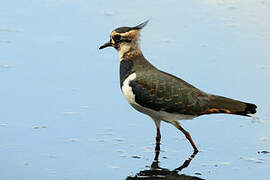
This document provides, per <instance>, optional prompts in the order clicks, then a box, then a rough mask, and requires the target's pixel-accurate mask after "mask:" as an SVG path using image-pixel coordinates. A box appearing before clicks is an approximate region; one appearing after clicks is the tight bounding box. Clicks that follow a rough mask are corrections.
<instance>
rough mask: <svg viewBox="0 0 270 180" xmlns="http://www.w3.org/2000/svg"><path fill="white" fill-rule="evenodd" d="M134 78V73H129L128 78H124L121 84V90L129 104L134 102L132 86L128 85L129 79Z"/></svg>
mask: <svg viewBox="0 0 270 180" xmlns="http://www.w3.org/2000/svg"><path fill="white" fill-rule="evenodd" d="M135 78H136V74H135V73H132V74H130V75H129V76H128V78H127V79H125V81H124V82H123V86H122V92H123V94H124V96H125V97H126V99H127V101H128V102H129V103H130V104H135V103H136V102H135V94H133V92H132V88H131V87H130V86H129V83H130V81H132V80H134V79H135Z"/></svg>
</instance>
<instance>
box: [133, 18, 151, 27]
mask: <svg viewBox="0 0 270 180" xmlns="http://www.w3.org/2000/svg"><path fill="white" fill-rule="evenodd" d="M148 22H149V20H147V21H144V22H143V23H141V24H139V25H137V26H135V27H132V29H142V28H143V27H144V26H146V25H147V24H148Z"/></svg>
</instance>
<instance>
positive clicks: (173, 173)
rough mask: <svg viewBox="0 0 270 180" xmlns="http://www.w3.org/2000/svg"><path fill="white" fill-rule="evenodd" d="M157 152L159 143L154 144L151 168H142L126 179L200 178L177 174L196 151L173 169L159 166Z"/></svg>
mask: <svg viewBox="0 0 270 180" xmlns="http://www.w3.org/2000/svg"><path fill="white" fill-rule="evenodd" d="M159 153H160V144H159V143H157V144H156V148H155V158H154V161H153V163H152V165H151V168H150V169H148V170H142V171H140V172H139V173H137V174H136V175H135V176H128V177H127V178H126V180H157V179H158V180H202V179H201V178H199V177H196V176H189V175H185V174H179V172H180V171H181V170H182V169H184V168H186V167H188V166H189V164H190V162H191V161H192V159H193V158H194V157H195V156H196V154H197V152H194V153H193V154H192V155H191V156H190V157H189V158H188V159H187V160H185V162H184V163H183V164H182V165H181V166H179V167H178V168H175V169H174V170H169V169H166V168H161V167H159V160H158V157H159Z"/></svg>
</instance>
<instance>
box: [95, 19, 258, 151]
mask: <svg viewBox="0 0 270 180" xmlns="http://www.w3.org/2000/svg"><path fill="white" fill-rule="evenodd" d="M147 23H148V21H145V22H143V23H141V24H139V25H137V26H134V27H119V28H116V29H115V30H113V31H112V32H111V35H110V40H109V41H108V42H106V43H105V44H104V45H102V46H100V47H99V49H103V48H106V47H110V46H111V47H114V48H115V49H116V50H117V51H118V53H119V56H120V87H121V90H122V92H123V94H124V96H125V97H126V99H127V101H128V102H129V104H130V105H131V106H132V107H133V108H135V109H136V110H138V111H140V112H141V113H144V114H147V115H149V116H150V117H151V118H152V119H153V120H154V122H155V125H156V128H157V135H156V142H157V143H158V144H159V143H160V139H161V134H160V122H161V121H165V122H168V123H171V124H173V125H174V126H175V127H176V128H177V129H179V130H180V131H181V132H182V133H184V135H185V136H186V138H187V139H188V140H189V142H190V143H191V145H192V147H193V149H194V153H197V152H198V149H197V147H196V146H195V144H194V142H193V140H192V138H191V136H190V134H189V132H188V131H186V130H185V129H184V128H183V127H182V126H181V125H180V124H179V122H178V120H184V119H193V118H195V117H198V116H201V115H204V114H213V113H226V114H236V115H243V116H249V114H254V113H256V108H257V106H256V105H255V104H250V103H246V102H241V101H238V100H234V99H230V98H226V97H222V96H217V95H212V94H208V93H205V92H203V91H201V90H199V89H197V88H196V87H194V86H192V85H191V84H189V83H187V82H185V81H184V80H182V79H180V78H178V77H176V76H174V75H171V74H169V73H166V72H163V71H161V70H159V69H157V68H156V67H155V66H153V65H152V64H151V63H150V62H149V61H148V60H147V59H146V58H145V57H144V56H143V53H142V51H141V49H140V31H141V29H142V28H143V27H144V26H145V25H146V24H147Z"/></svg>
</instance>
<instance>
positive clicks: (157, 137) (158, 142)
mask: <svg viewBox="0 0 270 180" xmlns="http://www.w3.org/2000/svg"><path fill="white" fill-rule="evenodd" d="M160 139H161V134H160V129H159V127H157V136H156V143H157V144H160Z"/></svg>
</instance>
